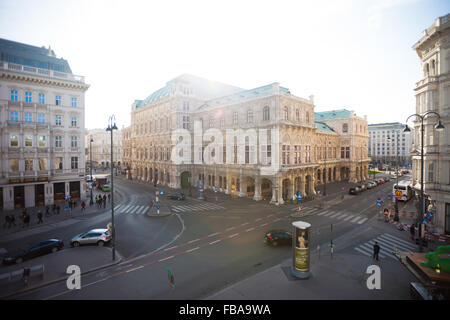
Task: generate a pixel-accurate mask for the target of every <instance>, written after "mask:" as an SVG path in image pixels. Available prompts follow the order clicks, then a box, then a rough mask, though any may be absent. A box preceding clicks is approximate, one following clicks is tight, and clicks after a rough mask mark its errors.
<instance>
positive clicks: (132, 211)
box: [130, 206, 139, 214]
mask: <svg viewBox="0 0 450 320" xmlns="http://www.w3.org/2000/svg"><path fill="white" fill-rule="evenodd" d="M138 208H139V206H135V207H134V208H133V209H132V210H131V211H130V214H132V213H134V212H135V211H136V210H137V209H138Z"/></svg>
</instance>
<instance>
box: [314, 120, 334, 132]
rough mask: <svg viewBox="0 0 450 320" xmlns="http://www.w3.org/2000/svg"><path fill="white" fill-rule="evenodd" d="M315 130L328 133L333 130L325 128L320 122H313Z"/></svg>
mask: <svg viewBox="0 0 450 320" xmlns="http://www.w3.org/2000/svg"><path fill="white" fill-rule="evenodd" d="M315 124H316V129H317V130H320V131H328V132H334V130H333V128H331V127H329V126H327V125H326V124H325V123H322V122H315Z"/></svg>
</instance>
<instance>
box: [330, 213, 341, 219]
mask: <svg viewBox="0 0 450 320" xmlns="http://www.w3.org/2000/svg"><path fill="white" fill-rule="evenodd" d="M337 215H341V213H339V212H336V213H335V214H332V215H331V216H330V218H334V217H336V216H337Z"/></svg>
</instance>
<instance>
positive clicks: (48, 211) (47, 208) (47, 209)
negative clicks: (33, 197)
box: [45, 206, 50, 217]
mask: <svg viewBox="0 0 450 320" xmlns="http://www.w3.org/2000/svg"><path fill="white" fill-rule="evenodd" d="M49 215H50V207H49V206H46V207H45V216H46V217H48V216H49Z"/></svg>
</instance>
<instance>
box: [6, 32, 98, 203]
mask: <svg viewBox="0 0 450 320" xmlns="http://www.w3.org/2000/svg"><path fill="white" fill-rule="evenodd" d="M0 53H1V59H0V137H1V139H0V148H1V149H0V150H1V156H0V211H1V210H10V209H14V208H23V207H35V206H43V205H50V204H53V203H59V202H64V201H65V200H64V198H65V196H71V197H72V198H74V199H76V200H79V199H83V198H84V197H85V188H86V186H85V182H84V173H85V163H84V158H85V149H84V148H85V146H84V108H85V106H84V103H85V100H84V94H85V92H86V90H87V89H88V88H89V85H87V84H86V83H85V82H84V77H81V76H76V75H74V74H72V73H71V71H70V68H69V67H68V64H67V62H66V61H65V60H63V59H58V58H56V56H55V55H54V53H53V51H51V50H50V49H45V48H38V47H33V46H29V45H26V44H22V43H17V42H13V41H9V40H4V39H0ZM11 61H12V62H11ZM35 65H38V67H36V66H35Z"/></svg>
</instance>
